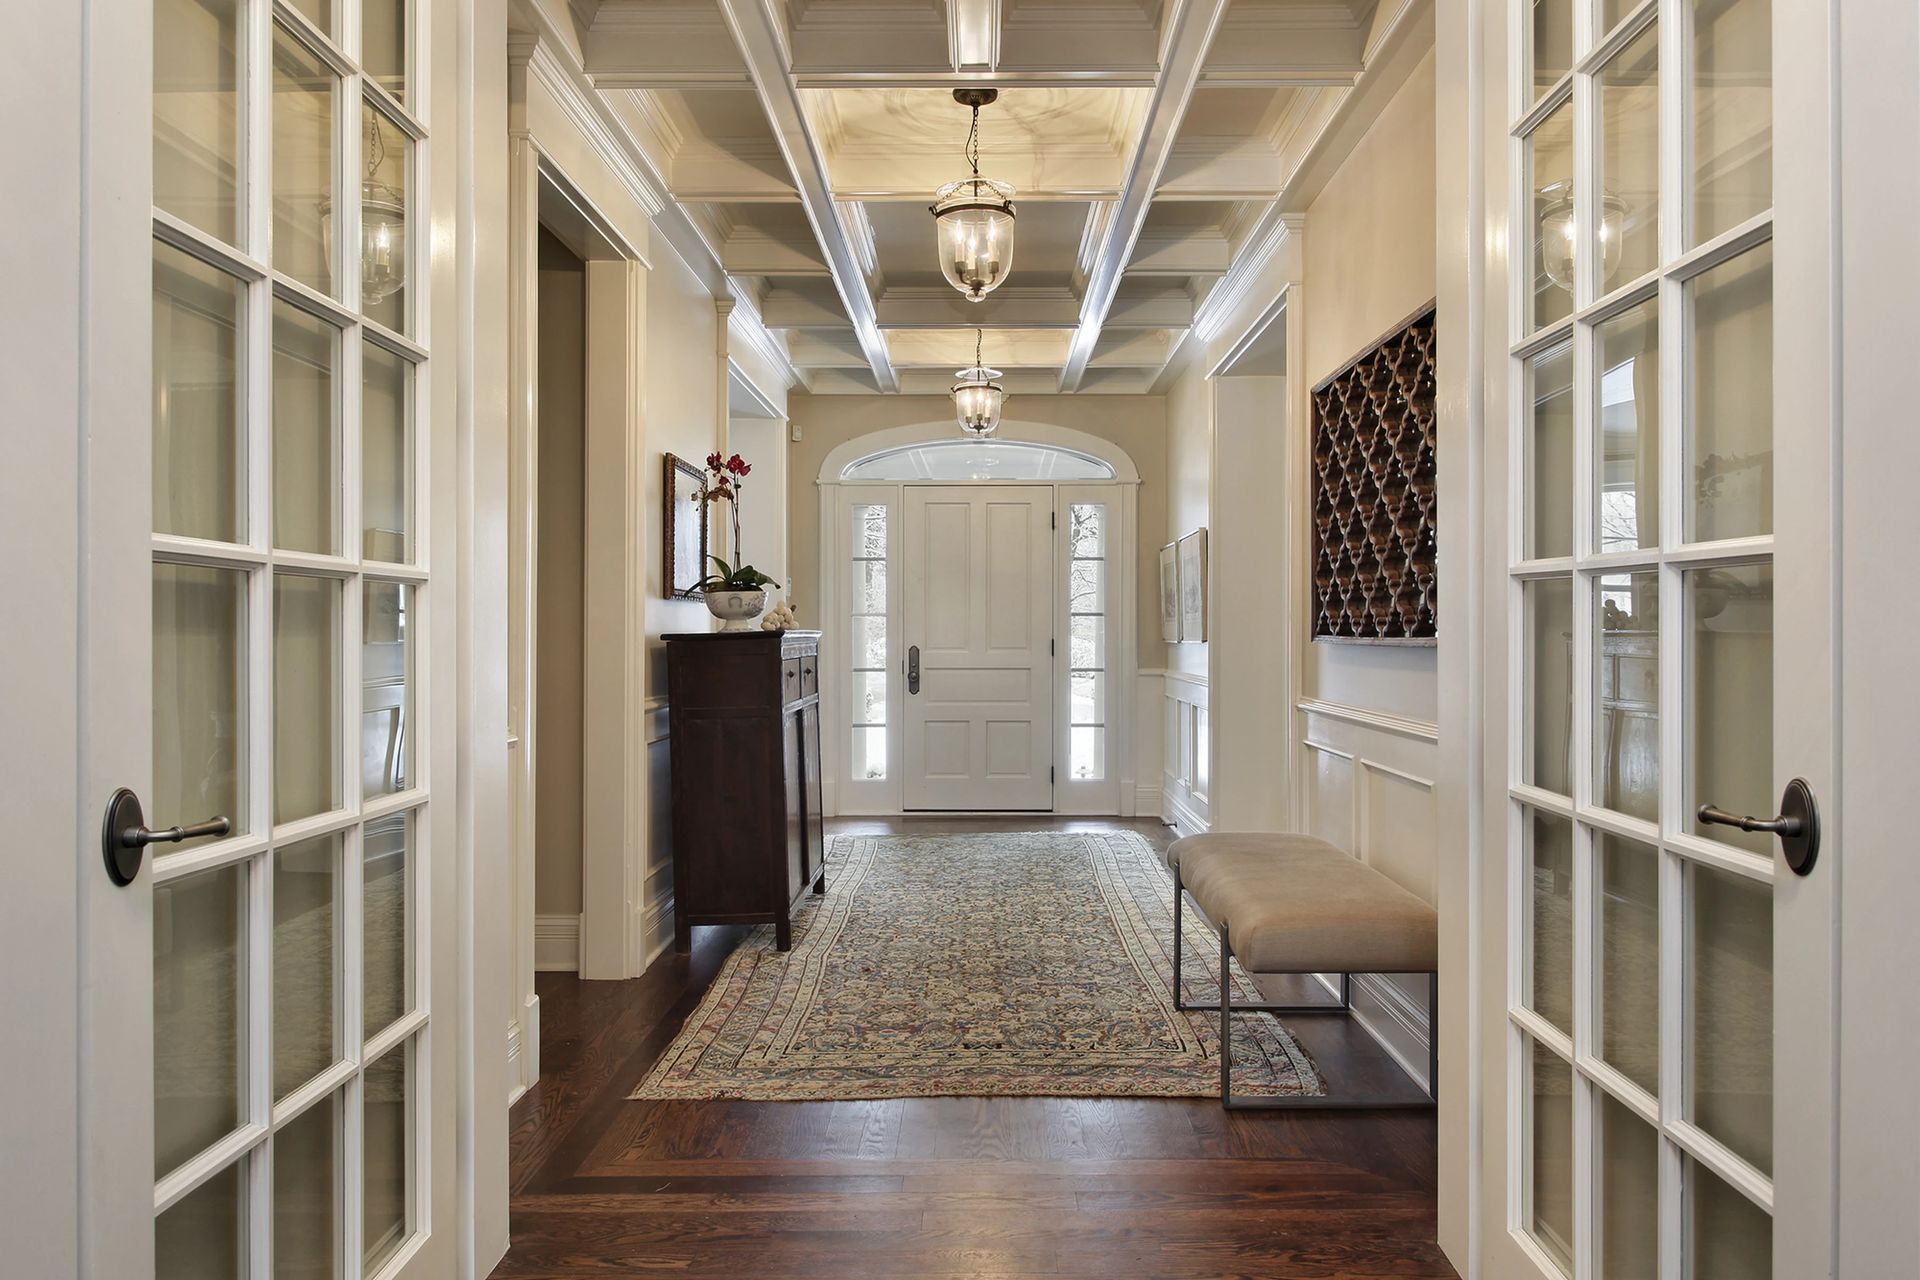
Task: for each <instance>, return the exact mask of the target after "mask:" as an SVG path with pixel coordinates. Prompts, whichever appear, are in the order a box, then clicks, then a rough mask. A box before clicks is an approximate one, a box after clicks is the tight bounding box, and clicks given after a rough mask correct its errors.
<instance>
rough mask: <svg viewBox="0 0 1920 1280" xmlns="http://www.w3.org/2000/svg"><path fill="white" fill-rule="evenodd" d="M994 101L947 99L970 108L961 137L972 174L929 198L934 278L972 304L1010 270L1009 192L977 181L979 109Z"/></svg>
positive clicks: (966, 92) (970, 95) (968, 96)
mask: <svg viewBox="0 0 1920 1280" xmlns="http://www.w3.org/2000/svg"><path fill="white" fill-rule="evenodd" d="M999 96H1000V91H999V90H998V89H976V88H967V89H955V90H954V91H953V98H954V101H955V102H958V103H959V104H960V105H961V106H963V107H972V108H973V127H972V128H971V129H970V130H969V131H968V133H967V163H968V165H969V167H971V168H972V170H973V173H972V174H971V175H970V176H968V177H965V178H962V179H960V180H959V181H958V182H949V183H948V184H947V185H946V186H944V187H941V188H940V190H939V191H937V192H935V193H934V201H933V205H932V206H931V209H930V212H932V214H933V225H934V231H935V235H936V239H937V243H938V247H939V253H940V274H942V275H944V276H945V277H946V278H947V283H948V284H950V285H952V286H953V287H954V288H955V289H958V290H959V291H960V292H961V293H963V294H965V295H966V298H967V301H969V302H978V301H980V300H981V299H982V298H984V297H986V296H987V295H988V294H989V293H992V292H993V291H994V290H995V289H997V288H998V287H999V286H1000V283H1001V282H1002V281H1004V280H1005V279H1006V278H1007V273H1008V272H1010V271H1012V270H1013V218H1014V215H1013V188H1012V187H1011V186H1009V185H1008V184H1006V183H1004V182H996V181H995V180H994V179H992V178H984V177H982V176H981V175H980V108H981V107H984V106H987V105H988V104H990V103H992V102H994V101H995V100H996V99H998V98H999Z"/></svg>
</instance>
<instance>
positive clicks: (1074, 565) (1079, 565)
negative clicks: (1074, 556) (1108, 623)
mask: <svg viewBox="0 0 1920 1280" xmlns="http://www.w3.org/2000/svg"><path fill="white" fill-rule="evenodd" d="M1106 568H1107V566H1106V561H1104V560H1074V561H1070V562H1069V563H1068V565H1067V608H1068V609H1070V610H1071V611H1073V612H1074V613H1105V612H1106V611H1107V585H1106V576H1107V575H1106Z"/></svg>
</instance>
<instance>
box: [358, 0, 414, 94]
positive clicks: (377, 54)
mask: <svg viewBox="0 0 1920 1280" xmlns="http://www.w3.org/2000/svg"><path fill="white" fill-rule="evenodd" d="M360 65H361V67H362V68H364V69H365V71H366V73H367V78H368V79H369V80H372V81H373V82H374V83H375V84H377V85H379V86H380V87H381V88H382V89H385V90H386V91H387V92H388V93H390V94H392V95H393V96H394V97H395V98H397V99H399V100H400V101H402V102H405V101H406V99H407V0H360Z"/></svg>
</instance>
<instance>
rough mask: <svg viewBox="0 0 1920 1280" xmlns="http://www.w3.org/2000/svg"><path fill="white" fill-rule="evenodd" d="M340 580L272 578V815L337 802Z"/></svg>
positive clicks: (285, 818)
mask: <svg viewBox="0 0 1920 1280" xmlns="http://www.w3.org/2000/svg"><path fill="white" fill-rule="evenodd" d="M339 665H340V584H339V583H338V582H337V581H335V580H334V579H332V578H308V577H302V576H299V575H297V574H287V573H281V574H275V575H274V579H273V788H274V790H273V820H274V821H275V822H292V821H294V820H295V819H298V818H306V817H310V816H312V815H313V814H316V813H325V812H327V811H328V810H331V809H335V808H338V807H339V804H340V769H339V759H340V750H339V741H340V739H339V730H338V727H337V725H338V721H339V693H338V689H339Z"/></svg>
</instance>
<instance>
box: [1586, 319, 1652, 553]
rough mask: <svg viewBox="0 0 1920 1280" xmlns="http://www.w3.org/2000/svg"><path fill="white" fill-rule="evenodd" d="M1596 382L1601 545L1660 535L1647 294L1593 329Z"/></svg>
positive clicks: (1626, 544) (1635, 543) (1619, 546)
mask: <svg viewBox="0 0 1920 1280" xmlns="http://www.w3.org/2000/svg"><path fill="white" fill-rule="evenodd" d="M1595 348H1596V350H1595V355H1596V358H1597V360H1598V362H1599V368H1598V370H1597V371H1598V373H1599V375H1600V386H1599V396H1598V403H1597V404H1596V406H1595V407H1596V412H1595V415H1594V419H1595V422H1596V423H1597V424H1598V429H1597V430H1596V431H1595V433H1594V447H1595V449H1596V450H1597V451H1598V456H1597V457H1596V458H1595V459H1594V466H1595V475H1594V482H1595V483H1594V497H1595V500H1596V501H1597V502H1598V503H1599V509H1598V512H1597V524H1596V526H1595V527H1596V530H1597V542H1598V550H1600V551H1632V550H1634V549H1636V548H1639V547H1651V546H1656V545H1658V544H1659V541H1660V322H1659V315H1658V311H1657V307H1656V304H1655V303H1654V301H1653V300H1652V299H1648V300H1647V301H1646V302H1643V303H1640V304H1639V305H1638V306H1634V307H1629V308H1628V309H1627V310H1626V311H1623V312H1621V313H1620V314H1619V315H1617V316H1614V317H1613V318H1612V319H1610V320H1608V321H1606V322H1605V323H1603V324H1601V325H1600V326H1599V327H1598V329H1597V331H1596V334H1595Z"/></svg>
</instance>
